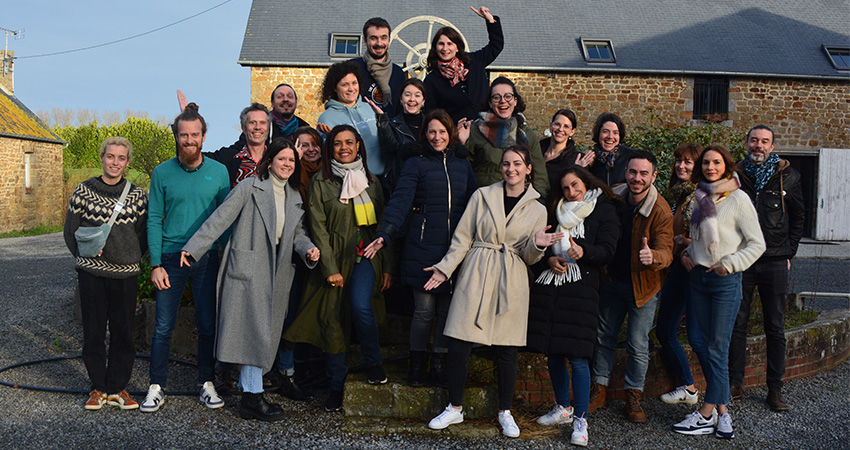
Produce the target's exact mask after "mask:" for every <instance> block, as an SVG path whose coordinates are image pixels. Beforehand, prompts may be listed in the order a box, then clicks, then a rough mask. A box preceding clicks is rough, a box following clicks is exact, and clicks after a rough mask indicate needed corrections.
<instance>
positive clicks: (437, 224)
mask: <svg viewBox="0 0 850 450" xmlns="http://www.w3.org/2000/svg"><path fill="white" fill-rule="evenodd" d="M424 123H425V127H424V130H423V132H422V133H421V134H422V136H421V139H422V140H423V141H425V145H423V146H421V147H420V150H421V151H420V153H419V155H418V156H413V157H410V158H409V159H407V161H405V163H404V165H403V166H402V170H401V175H400V177H399V180H398V184H397V185H396V188H395V191H394V192H393V196H392V198H391V199H390V202H389V204H388V205H387V209H386V211H385V212H384V217H383V219H382V220H381V224H380V226H379V227H378V232H377V233H376V234H375V240H374V241H372V243H371V244H370V245H369V246H368V247H367V248H366V252H365V255H364V256H366V257H367V258H371V257H372V256H374V255H375V253H376V252H377V251H378V250H380V249H381V248H382V247H383V246H384V245H388V244H390V243H391V242H392V241H393V240H394V239H398V238H400V237H402V233H403V231H402V226H403V224H404V223H405V219H408V215H409V220H408V227H407V233H406V235H405V241H404V250H403V251H402V257H401V268H400V272H401V279H402V282H404V283H405V284H407V285H409V286H411V287H412V288H413V300H414V313H413V323H412V324H411V326H410V368H409V371H408V376H407V381H408V384H410V385H411V386H422V385H423V383H424V367H425V361H426V359H427V353H426V348H427V346H428V341H429V338H430V333H431V322H432V321H433V319H434V316H435V314H436V316H437V323H436V325H435V326H434V347H433V349H434V355H433V357H432V358H431V377H432V378H433V380H434V382H435V383H436V384H437V385H438V386H442V387H445V386H446V385H447V380H446V373H445V359H446V352H447V349H448V345H447V342H446V338H445V337H444V336H443V327H444V326H445V324H446V315H447V313H448V310H449V302H450V301H451V290H452V284H451V283H445V284H443V285H442V286H440V287H439V288H437V289H434V290H432V291H428V292H426V291H425V290H424V288H423V286H424V285H425V282H427V281H428V279H429V278H430V276H431V274H430V273H429V272H425V271H424V270H423V269H424V268H426V267H430V266H432V265H434V264H436V263H437V262H439V261H440V260H441V259H442V257H443V255H445V254H446V251H447V250H448V249H449V244H450V243H451V240H452V235H453V234H454V230H455V227H456V226H457V223H458V221H459V220H460V217H461V216H462V215H463V211H464V208H465V207H466V203H467V201H468V200H469V197H470V196H471V195H472V193H473V192H475V190H476V189H477V188H478V183H476V181H475V174H474V173H473V172H472V166H471V165H470V164H469V161H467V160H466V159H462V158H458V157H456V156H455V147H456V146H458V145H459V144H458V138H457V130H456V129H455V125H454V123H453V120H452V118H451V116H449V114H448V113H447V112H446V111H443V110H441V109H438V110H435V111H431V112H430V113H428V114H427V115H426V116H425V121H424Z"/></svg>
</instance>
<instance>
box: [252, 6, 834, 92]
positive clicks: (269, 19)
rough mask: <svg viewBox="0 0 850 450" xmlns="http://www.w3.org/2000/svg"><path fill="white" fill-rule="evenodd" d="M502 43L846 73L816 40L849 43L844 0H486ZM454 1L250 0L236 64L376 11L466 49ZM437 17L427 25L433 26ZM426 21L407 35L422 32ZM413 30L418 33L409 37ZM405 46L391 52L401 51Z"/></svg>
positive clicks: (717, 66)
mask: <svg viewBox="0 0 850 450" xmlns="http://www.w3.org/2000/svg"><path fill="white" fill-rule="evenodd" d="M483 3H485V4H486V5H487V6H489V7H490V10H491V11H492V13H493V14H495V15H498V16H500V18H501V21H502V26H503V29H504V33H505V49H504V51H503V52H502V54H501V55H500V56H499V58H498V59H496V61H495V62H494V63H493V64H492V65H491V66H490V67H491V68H492V69H497V70H535V71H574V72H597V71H602V72H621V71H625V72H642V73H653V72H660V73H682V74H730V75H749V76H781V77H805V78H834V79H850V74H848V73H847V71H839V70H836V69H835V68H834V67H833V66H832V64H831V63H830V61H829V58H828V56H827V54H826V52H825V51H824V50H823V48H822V45H823V44H827V45H834V44H838V45H844V46H848V45H850V22H849V21H848V18H850V2H848V1H847V0H810V1H799V0H752V1H737V0H727V1H720V0H718V1H693V0H668V1H661V0H642V1H631V2H622V1H614V0H600V1H595V0H569V1H562V0H520V1H517V0H510V1H508V0H493V1H486V2H483ZM469 4H470V2H468V1H458V0H417V1H406V0H402V1H396V2H387V1H376V0H357V1H351V0H333V1H328V0H312V1H310V2H308V3H305V2H302V1H298V2H295V1H281V0H254V1H253V4H252V6H251V13H250V15H249V17H248V25H247V27H246V32H245V37H244V40H243V42H242V51H241V53H240V55H239V60H238V63H239V64H241V65H243V66H256V65H274V66H328V65H330V64H332V63H333V62H335V60H333V59H332V58H330V56H328V45H329V40H330V33H332V32H335V33H339V32H344V33H348V32H350V33H354V34H360V32H361V27H362V26H363V23H364V22H365V21H366V20H367V19H369V18H370V17H374V16H381V17H384V18H385V19H387V21H388V22H389V23H390V25H392V26H393V27H394V28H396V27H397V25H398V24H400V23H401V22H402V21H404V20H406V19H409V18H411V17H414V16H419V15H435V16H438V17H441V18H443V19H446V20H449V21H450V22H452V23H453V24H454V25H455V26H456V27H457V28H458V29H460V31H461V32H462V33H463V34H464V35H465V36H466V38H467V40H468V41H469V44H470V48H471V50H477V49H479V48H481V47H482V46H484V45H485V44H486V43H487V33H486V29H485V27H484V23H483V19H481V18H479V17H478V16H476V15H475V14H473V13H472V11H470V10H469V6H468V5H469ZM436 28H437V27H435V30H436ZM426 33H427V32H426V31H425V29H424V28H423V29H422V30H419V32H418V34H419V36H413V35H411V39H410V40H408V39H407V38H405V40H407V41H408V42H409V43H410V44H411V45H415V44H416V43H419V42H425V41H426V38H425V35H426ZM581 37H584V38H607V39H611V40H612V41H613V46H614V52H615V54H616V56H617V61H616V63H614V64H603V63H595V64H594V63H588V62H586V61H585V60H584V58H583V56H582V51H581V44H580V42H579V38H581ZM417 38H418V39H417ZM406 50H407V49H406V48H404V47H403V46H400V45H397V44H394V45H393V46H392V47H391V48H390V56H391V57H392V59H393V60H394V61H395V62H397V63H400V62H403V61H404V59H405V56H406V55H407V51H406Z"/></svg>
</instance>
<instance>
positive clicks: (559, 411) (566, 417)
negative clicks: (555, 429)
mask: <svg viewBox="0 0 850 450" xmlns="http://www.w3.org/2000/svg"><path fill="white" fill-rule="evenodd" d="M572 421H573V407H572V406H570V407H568V408H564V407H563V406H561V405H558V404H555V407H554V408H552V410H551V411H549V412H548V413H546V414H545V415H542V416H540V417H538V418H537V423H539V424H540V425H545V426H547V427H548V426H552V425H560V424H562V423H572Z"/></svg>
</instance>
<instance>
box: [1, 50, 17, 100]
mask: <svg viewBox="0 0 850 450" xmlns="http://www.w3.org/2000/svg"><path fill="white" fill-rule="evenodd" d="M14 55H15V52H13V51H11V50H8V51H4V50H0V56H2V57H3V59H2V62H0V88H2V89H3V90H4V91H6V92H7V93H9V95H14V94H15V73H14V71H13V70H12V69H13V62H14V60H13V59H12V58H13V57H14Z"/></svg>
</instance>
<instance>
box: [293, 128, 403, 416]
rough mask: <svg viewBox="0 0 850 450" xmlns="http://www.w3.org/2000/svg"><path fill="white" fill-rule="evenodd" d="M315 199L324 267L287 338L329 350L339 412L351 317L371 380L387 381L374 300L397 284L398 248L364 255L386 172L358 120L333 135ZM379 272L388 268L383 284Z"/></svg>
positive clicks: (311, 281)
mask: <svg viewBox="0 0 850 450" xmlns="http://www.w3.org/2000/svg"><path fill="white" fill-rule="evenodd" d="M308 203H309V206H308V209H307V216H308V219H309V220H308V222H309V229H310V236H311V237H312V240H313V242H315V243H316V246H317V247H318V248H319V251H320V252H321V255H322V257H321V258H320V259H319V270H314V271H312V272H311V273H310V275H309V277H308V279H307V285H306V286H305V288H304V296H303V299H302V302H301V307H300V309H299V310H298V315H297V316H296V318H295V321H294V322H293V323H292V325H291V326H290V327H289V329H288V330H287V331H286V333H284V339H286V340H287V341H290V342H306V343H309V344H312V345H315V346H317V347H319V348H321V349H322V350H324V351H325V352H326V353H327V357H326V370H327V374H328V377H329V378H330V388H331V392H330V395H329V396H328V399H327V401H326V402H325V409H326V410H327V411H336V410H339V409H340V408H342V389H343V386H344V383H345V377H346V375H347V374H348V368H347V367H346V365H345V351H346V349H347V344H348V339H347V333H346V326H345V325H346V320H349V319H350V320H351V322H352V324H353V326H354V330H355V332H356V333H357V337H358V339H359V341H360V349H361V351H362V353H363V357H364V359H365V360H366V364H367V365H368V367H369V369H368V375H369V383H371V384H384V383H386V382H387V376H386V374H384V369H383V361H382V360H381V353H380V347H379V345H378V325H377V320H376V314H375V308H374V307H373V304H372V299H373V293H374V291H375V289H376V287H380V290H381V291H383V290H385V289H387V288H389V286H390V284H391V283H392V277H391V275H390V274H389V273H388V272H389V268H390V267H391V265H390V264H388V262H387V261H386V258H387V256H389V255H392V253H393V252H382V253H381V254H380V255H378V256H375V257H374V258H372V259H367V258H364V257H363V251H364V250H365V248H366V245H368V243H370V242H372V240H374V238H375V232H376V231H377V228H378V221H379V220H380V218H381V214H382V213H383V209H384V198H383V194H382V191H381V184H380V183H379V182H378V178H377V177H376V176H375V175H373V174H372V173H371V172H369V168H368V166H367V164H366V151H365V145H364V144H363V139H362V138H361V137H360V135H359V134H358V133H357V131H356V130H355V129H354V128H353V127H352V126H350V125H337V126H335V127H334V128H333V129H332V130H331V132H330V133H329V134H328V138H327V139H326V140H325V144H324V147H323V149H322V170H321V171H320V172H319V173H317V174H316V175H314V176H313V178H312V180H311V181H310V189H309V196H308ZM377 274H382V276H381V278H380V285H378V281H379V280H378V277H377ZM378 296H379V297H380V295H378ZM380 306H383V304H381V305H380ZM381 309H382V308H379V310H381Z"/></svg>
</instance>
